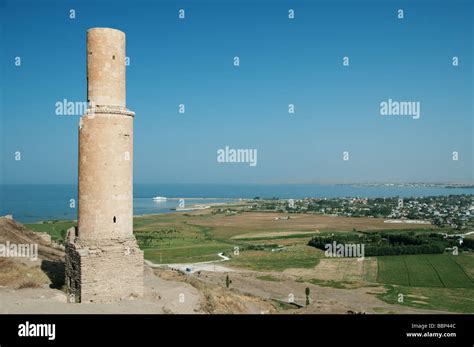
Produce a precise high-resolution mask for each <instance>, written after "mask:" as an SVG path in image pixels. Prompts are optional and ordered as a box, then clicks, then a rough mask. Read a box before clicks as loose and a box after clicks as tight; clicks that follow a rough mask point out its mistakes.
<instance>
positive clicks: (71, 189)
mask: <svg viewBox="0 0 474 347" xmlns="http://www.w3.org/2000/svg"><path fill="white" fill-rule="evenodd" d="M449 194H474V189H467V188H466V189H464V188H442V187H396V186H355V185H330V184H328V185H325V184H264V185H257V184H136V185H135V186H134V201H133V203H134V214H135V215H139V214H155V213H169V212H173V211H172V210H171V208H175V207H177V205H178V200H168V201H165V202H155V201H153V200H152V197H154V196H165V197H168V198H176V199H180V198H192V199H190V200H186V206H189V205H191V204H196V203H198V204H206V203H215V202H225V201H234V200H235V199H239V198H246V199H251V198H254V197H261V198H272V197H278V198H282V199H290V198H293V199H299V198H304V197H319V198H334V197H369V198H374V197H394V196H399V197H421V196H438V195H449ZM202 198H207V199H205V200H203V199H202ZM209 198H212V199H209ZM70 199H75V201H76V202H77V186H76V185H72V184H71V185H0V216H2V215H5V214H12V215H13V217H14V218H15V219H16V220H18V221H20V222H23V223H31V222H37V221H41V220H51V219H68V220H72V219H76V218H77V208H71V207H70V206H69V205H70ZM76 207H77V205H76Z"/></svg>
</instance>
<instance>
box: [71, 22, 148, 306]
mask: <svg viewBox="0 0 474 347" xmlns="http://www.w3.org/2000/svg"><path fill="white" fill-rule="evenodd" d="M125 68H126V67H125V34H124V33H123V32H122V31H119V30H116V29H109V28H93V29H90V30H88V31H87V101H88V102H89V107H88V109H87V112H86V113H85V114H84V115H83V116H82V117H81V119H80V123H79V202H78V227H77V229H71V230H69V231H68V235H67V240H66V261H65V272H66V285H67V287H68V289H69V293H71V294H73V295H71V296H70V297H71V298H72V299H73V300H74V301H76V302H112V301H116V300H120V299H123V298H127V297H130V296H140V295H142V294H143V252H142V251H141V250H140V249H139V248H138V246H137V242H136V239H135V237H134V235H133V118H134V115H135V114H134V112H132V111H130V110H128V109H127V108H126V104H125Z"/></svg>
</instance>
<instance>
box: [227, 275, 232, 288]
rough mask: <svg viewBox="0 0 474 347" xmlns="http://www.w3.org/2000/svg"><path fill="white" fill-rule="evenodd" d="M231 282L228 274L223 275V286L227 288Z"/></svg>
mask: <svg viewBox="0 0 474 347" xmlns="http://www.w3.org/2000/svg"><path fill="white" fill-rule="evenodd" d="M231 283H232V281H231V280H230V278H229V275H226V276H225V286H226V287H227V288H229V287H230V284H231Z"/></svg>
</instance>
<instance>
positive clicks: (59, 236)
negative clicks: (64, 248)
mask: <svg viewBox="0 0 474 347" xmlns="http://www.w3.org/2000/svg"><path fill="white" fill-rule="evenodd" d="M76 225H77V223H76V222H72V221H51V222H43V223H33V224H25V227H27V228H28V229H30V230H33V231H39V232H45V233H48V234H50V235H51V238H52V239H53V240H54V241H56V242H63V240H64V238H65V237H66V231H67V229H69V228H71V227H73V226H76Z"/></svg>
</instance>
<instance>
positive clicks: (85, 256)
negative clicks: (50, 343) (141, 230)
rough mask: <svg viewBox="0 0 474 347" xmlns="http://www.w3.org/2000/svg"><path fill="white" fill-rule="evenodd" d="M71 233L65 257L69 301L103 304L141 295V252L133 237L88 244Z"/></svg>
mask: <svg viewBox="0 0 474 347" xmlns="http://www.w3.org/2000/svg"><path fill="white" fill-rule="evenodd" d="M72 232H74V230H70V231H68V236H67V238H66V239H67V241H66V258H65V273H66V286H67V288H68V292H69V295H70V296H69V298H70V301H73V302H82V303H85V302H94V303H107V302H115V301H119V300H124V299H128V298H133V297H138V296H142V295H143V251H142V250H140V249H139V248H138V245H137V241H136V239H135V237H131V238H126V239H106V240H92V241H89V240H80V239H78V238H75V237H74V236H73V235H70V234H71V233H72ZM74 233H75V232H74Z"/></svg>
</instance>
